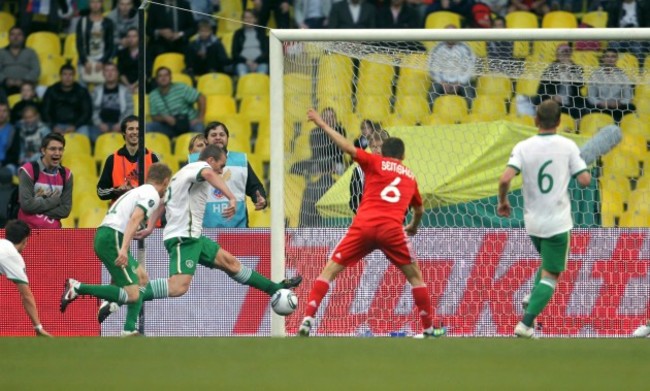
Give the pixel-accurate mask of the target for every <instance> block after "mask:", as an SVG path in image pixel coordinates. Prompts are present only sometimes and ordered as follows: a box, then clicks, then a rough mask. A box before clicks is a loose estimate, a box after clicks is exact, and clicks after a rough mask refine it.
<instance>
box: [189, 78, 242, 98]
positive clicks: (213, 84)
mask: <svg viewBox="0 0 650 391" xmlns="http://www.w3.org/2000/svg"><path fill="white" fill-rule="evenodd" d="M196 89H197V90H198V91H199V92H200V93H202V94H203V95H228V96H232V92H233V89H232V78H231V77H230V76H228V75H226V74H225V73H216V72H215V73H206V74H205V75H202V76H201V77H199V78H198V80H197V85H196Z"/></svg>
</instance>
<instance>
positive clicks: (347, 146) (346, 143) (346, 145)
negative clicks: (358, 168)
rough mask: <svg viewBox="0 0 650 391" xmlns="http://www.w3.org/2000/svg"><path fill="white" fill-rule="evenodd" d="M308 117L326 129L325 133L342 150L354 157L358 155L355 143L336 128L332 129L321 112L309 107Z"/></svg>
mask: <svg viewBox="0 0 650 391" xmlns="http://www.w3.org/2000/svg"><path fill="white" fill-rule="evenodd" d="M307 118H308V119H309V120H310V121H313V122H314V124H316V126H318V127H319V128H321V129H323V130H324V131H325V134H327V136H328V137H329V138H330V139H331V140H332V141H333V142H334V144H336V146H337V147H339V148H340V149H341V151H343V152H345V153H347V154H349V155H350V156H352V157H355V156H357V149H356V148H355V147H354V144H352V142H351V141H350V140H348V139H347V138H345V137H344V136H343V135H342V134H340V133H339V132H337V131H336V130H334V129H332V127H331V126H329V125H328V124H327V122H325V120H323V118H321V116H320V114H318V112H317V111H316V110H314V109H313V108H311V109H309V110H308V111H307Z"/></svg>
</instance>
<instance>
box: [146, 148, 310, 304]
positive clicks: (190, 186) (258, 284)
mask: <svg viewBox="0 0 650 391" xmlns="http://www.w3.org/2000/svg"><path fill="white" fill-rule="evenodd" d="M225 165H226V153H225V152H224V150H223V149H221V148H220V147H218V146H216V145H208V146H206V147H205V149H203V151H201V153H200V155H199V161H197V162H194V163H189V164H187V165H186V166H184V167H183V168H182V169H181V170H180V171H178V172H177V173H176V175H174V177H173V178H172V180H171V184H170V185H169V189H168V191H167V195H166V197H165V204H164V205H161V207H160V208H158V211H157V212H156V213H154V215H153V217H152V218H151V219H150V221H149V223H148V225H147V228H146V229H144V230H142V231H140V232H138V233H137V234H136V235H135V237H136V238H137V239H142V238H145V237H147V236H149V235H150V234H151V232H152V231H153V228H154V225H155V221H157V220H158V217H160V215H162V212H163V211H165V210H166V215H165V216H166V218H167V225H166V226H165V228H164V230H163V240H164V244H165V248H166V249H167V252H168V253H169V274H170V276H169V278H160V279H156V280H153V281H151V282H150V283H149V284H147V286H146V288H145V289H144V291H143V294H142V296H143V299H144V300H145V301H148V300H153V299H162V298H165V297H179V296H183V295H184V294H185V292H187V290H188V289H189V287H190V283H191V282H192V277H193V276H194V273H195V271H196V267H197V265H198V264H201V265H203V266H205V267H208V268H211V269H219V270H223V271H224V272H226V274H228V276H230V278H232V279H233V280H235V281H237V282H239V283H240V284H244V285H248V286H252V287H254V288H257V289H259V290H261V291H263V292H265V293H267V294H268V295H269V296H270V295H273V293H275V292H276V291H277V290H278V289H282V288H294V287H296V286H298V285H299V284H300V282H301V281H302V277H300V276H296V277H293V278H290V279H286V280H283V281H282V282H279V283H276V282H273V281H271V280H269V279H268V278H266V277H264V276H262V275H260V274H259V273H257V272H256V271H254V270H251V269H250V268H248V267H247V266H245V265H242V264H241V263H240V262H239V260H238V259H237V258H235V257H234V256H233V255H232V254H230V253H229V252H228V251H226V250H224V249H223V248H221V247H220V246H219V244H217V243H215V242H214V241H212V240H210V239H209V238H207V237H205V236H203V235H202V232H203V216H204V214H205V206H206V200H207V197H206V194H207V190H206V187H208V186H213V187H215V188H216V189H218V190H219V191H220V192H221V193H222V194H223V195H224V196H225V197H226V198H227V199H228V200H229V204H228V206H227V207H225V208H224V209H223V216H224V217H225V218H230V217H232V216H233V215H234V214H235V208H236V202H235V197H234V195H233V194H232V192H231V191H230V189H228V186H227V185H226V183H225V182H224V180H223V179H222V178H221V176H220V174H221V173H222V170H223V167H224V166H225Z"/></svg>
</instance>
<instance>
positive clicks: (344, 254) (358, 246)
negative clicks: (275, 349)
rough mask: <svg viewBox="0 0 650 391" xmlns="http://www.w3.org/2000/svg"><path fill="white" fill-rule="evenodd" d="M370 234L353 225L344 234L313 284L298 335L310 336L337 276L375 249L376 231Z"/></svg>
mask: <svg viewBox="0 0 650 391" xmlns="http://www.w3.org/2000/svg"><path fill="white" fill-rule="evenodd" d="M368 234H369V232H363V230H362V229H360V228H357V227H355V226H352V227H350V229H348V232H347V233H346V234H345V236H343V239H341V242H339V244H338V245H337V246H336V247H335V248H334V251H332V254H330V260H329V261H327V264H326V265H325V267H324V268H323V270H322V271H321V273H320V275H319V276H318V278H316V281H314V283H313V284H312V286H311V290H310V291H309V296H308V298H307V308H306V309H305V316H304V318H303V320H302V323H301V324H300V327H299V328H298V335H300V336H303V337H307V336H309V333H310V331H311V329H312V328H313V327H314V322H315V317H316V312H318V308H319V307H320V303H321V302H322V301H323V298H325V295H327V292H328V291H329V289H330V283H331V282H332V281H334V279H335V278H336V276H337V275H338V274H339V273H340V272H342V271H343V270H344V269H345V268H346V267H347V266H350V265H353V264H355V263H357V262H358V261H359V260H361V259H362V258H363V257H365V256H366V255H368V254H369V253H370V252H372V251H373V250H374V249H375V247H374V245H373V244H371V243H374V240H373V237H372V236H373V235H374V232H373V233H370V235H368Z"/></svg>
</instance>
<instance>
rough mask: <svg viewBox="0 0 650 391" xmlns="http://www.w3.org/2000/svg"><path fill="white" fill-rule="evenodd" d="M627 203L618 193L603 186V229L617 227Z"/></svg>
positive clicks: (601, 195) (601, 208) (601, 204)
mask: <svg viewBox="0 0 650 391" xmlns="http://www.w3.org/2000/svg"><path fill="white" fill-rule="evenodd" d="M624 205H625V201H624V200H623V196H622V194H621V193H620V192H618V191H613V190H612V189H609V188H605V187H604V186H601V190H600V215H601V221H602V225H603V227H616V226H617V221H618V220H619V219H620V218H621V216H622V215H623V212H624Z"/></svg>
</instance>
